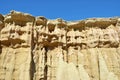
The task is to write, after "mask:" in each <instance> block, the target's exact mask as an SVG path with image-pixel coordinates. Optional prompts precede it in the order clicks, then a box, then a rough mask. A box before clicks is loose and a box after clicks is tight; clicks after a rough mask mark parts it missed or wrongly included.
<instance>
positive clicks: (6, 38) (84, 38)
mask: <svg viewBox="0 0 120 80" xmlns="http://www.w3.org/2000/svg"><path fill="white" fill-rule="evenodd" d="M0 80H120V18H90V19H86V20H81V21H74V22H70V21H65V20H62V19H60V18H59V19H56V20H49V19H46V18H45V17H43V16H40V17H34V16H31V15H29V14H26V13H21V12H16V11H11V12H10V13H9V14H8V15H5V16H2V15H0Z"/></svg>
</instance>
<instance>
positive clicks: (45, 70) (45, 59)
mask: <svg viewBox="0 0 120 80" xmlns="http://www.w3.org/2000/svg"><path fill="white" fill-rule="evenodd" d="M47 52H48V47H45V57H44V61H45V63H44V65H45V67H44V80H47V74H48V66H47Z"/></svg>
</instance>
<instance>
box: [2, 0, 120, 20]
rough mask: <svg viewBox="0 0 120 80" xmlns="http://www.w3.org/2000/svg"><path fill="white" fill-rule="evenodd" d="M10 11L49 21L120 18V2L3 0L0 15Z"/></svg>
mask: <svg viewBox="0 0 120 80" xmlns="http://www.w3.org/2000/svg"><path fill="white" fill-rule="evenodd" d="M10 10H17V11H21V12H26V13H30V14H32V15H33V16H45V17H46V18H49V19H56V18H62V19H64V20H80V19H85V18H92V17H114V16H120V0H1V1H0V13H2V14H7V13H9V12H10Z"/></svg>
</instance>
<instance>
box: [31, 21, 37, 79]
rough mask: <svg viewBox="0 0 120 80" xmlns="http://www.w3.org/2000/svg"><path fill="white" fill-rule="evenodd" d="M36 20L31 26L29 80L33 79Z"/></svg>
mask: <svg viewBox="0 0 120 80" xmlns="http://www.w3.org/2000/svg"><path fill="white" fill-rule="evenodd" d="M35 23H36V21H35V20H34V22H33V24H32V28H31V52H30V53H31V63H30V80H33V78H34V73H35V62H34V59H33V56H34V55H33V49H34V48H35V43H34V30H33V28H34V26H35Z"/></svg>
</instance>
